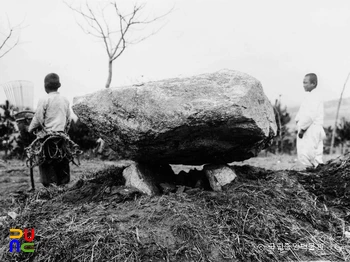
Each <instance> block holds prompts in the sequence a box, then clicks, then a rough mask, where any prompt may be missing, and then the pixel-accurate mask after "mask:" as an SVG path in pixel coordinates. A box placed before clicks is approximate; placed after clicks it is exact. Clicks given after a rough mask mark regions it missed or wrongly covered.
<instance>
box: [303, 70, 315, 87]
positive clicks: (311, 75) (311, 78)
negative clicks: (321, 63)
mask: <svg viewBox="0 0 350 262" xmlns="http://www.w3.org/2000/svg"><path fill="white" fill-rule="evenodd" d="M305 76H308V77H309V79H310V83H312V84H315V87H316V86H317V75H316V74H314V73H309V74H306V75H305Z"/></svg>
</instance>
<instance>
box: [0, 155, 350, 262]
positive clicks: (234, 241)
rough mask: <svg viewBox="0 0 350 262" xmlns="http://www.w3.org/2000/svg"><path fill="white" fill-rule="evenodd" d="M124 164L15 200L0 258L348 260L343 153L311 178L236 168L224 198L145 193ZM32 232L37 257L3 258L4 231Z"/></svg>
mask: <svg viewBox="0 0 350 262" xmlns="http://www.w3.org/2000/svg"><path fill="white" fill-rule="evenodd" d="M123 168H124V167H120V166H111V167H108V168H105V169H101V170H99V171H98V172H94V173H91V174H89V173H86V174H84V175H83V176H81V178H80V179H79V181H77V182H76V183H75V184H74V185H72V186H71V187H52V188H48V189H45V188H44V189H41V190H39V191H37V192H35V193H33V194H29V195H26V197H23V195H22V196H21V198H20V199H15V200H14V201H17V202H18V204H19V205H20V207H21V208H20V211H21V212H20V213H19V214H18V216H17V217H16V218H15V219H10V218H8V219H6V220H5V221H2V222H1V223H2V226H1V228H0V233H1V236H2V238H1V239H0V261H25V262H26V261H38V262H41V261H301V260H304V261H310V260H320V259H322V260H329V261H349V259H350V241H349V238H348V231H350V230H348V228H349V222H350V221H349V197H350V196H349V193H348V192H349V187H350V183H349V180H350V175H349V172H348V170H349V168H350V155H345V156H343V157H342V158H338V159H336V160H332V161H330V162H328V163H327V164H326V165H325V166H323V167H321V168H319V169H318V170H315V171H313V172H306V171H304V172H298V171H292V170H281V171H272V170H265V169H262V168H256V167H251V166H235V170H237V179H236V180H234V182H232V183H231V184H229V185H227V186H225V188H224V190H223V191H221V192H214V191H209V190H203V189H200V188H191V187H188V186H185V185H177V188H176V191H175V192H171V191H169V192H167V193H166V194H161V195H158V196H153V197H150V196H146V195H143V194H141V193H139V192H138V191H137V190H134V189H132V188H126V187H125V186H123V184H124V181H123V176H122V171H123ZM11 227H13V228H35V234H36V235H35V238H34V243H35V252H34V253H24V252H21V253H10V252H8V245H9V228H11Z"/></svg>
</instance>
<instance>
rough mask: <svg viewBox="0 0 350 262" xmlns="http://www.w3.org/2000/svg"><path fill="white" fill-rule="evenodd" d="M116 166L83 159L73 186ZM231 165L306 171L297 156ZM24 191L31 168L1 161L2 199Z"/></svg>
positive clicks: (36, 173)
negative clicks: (95, 173) (86, 177)
mask: <svg viewBox="0 0 350 262" xmlns="http://www.w3.org/2000/svg"><path fill="white" fill-rule="evenodd" d="M0 156H1V155H0ZM338 156H339V154H334V155H324V162H327V161H328V160H330V159H335V158H337V157H338ZM115 164H116V162H115V161H103V160H99V159H83V160H81V161H80V166H75V165H72V164H71V184H73V183H74V182H75V181H76V180H78V179H79V178H80V177H81V176H82V175H83V174H86V173H94V172H96V171H97V170H100V169H103V168H106V167H108V166H111V165H115ZM230 165H251V166H256V167H261V168H265V169H271V170H303V169H305V167H304V166H303V165H302V164H300V163H299V162H298V160H297V156H296V155H273V154H268V155H265V153H262V154H261V155H260V156H258V157H255V158H251V159H248V160H245V161H242V162H233V163H230ZM172 168H173V170H174V172H175V173H179V172H180V171H181V170H185V171H188V170H190V169H198V170H201V169H202V166H182V165H173V166H172ZM34 181H35V187H36V188H37V189H39V188H42V187H43V186H42V184H41V183H40V182H39V170H38V168H37V167H36V168H34ZM24 189H30V179H29V168H27V167H26V164H25V161H20V160H16V159H13V160H8V161H6V162H5V161H4V160H1V159H0V199H1V196H2V195H3V194H11V193H13V192H16V191H21V190H24Z"/></svg>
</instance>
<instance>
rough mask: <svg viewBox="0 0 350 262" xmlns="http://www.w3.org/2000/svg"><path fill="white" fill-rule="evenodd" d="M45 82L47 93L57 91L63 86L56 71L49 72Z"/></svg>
mask: <svg viewBox="0 0 350 262" xmlns="http://www.w3.org/2000/svg"><path fill="white" fill-rule="evenodd" d="M44 84H45V91H46V93H50V92H55V91H57V89H58V88H59V87H60V86H61V83H60V77H59V76H58V75H57V74H55V73H51V74H48V75H47V76H45V79H44Z"/></svg>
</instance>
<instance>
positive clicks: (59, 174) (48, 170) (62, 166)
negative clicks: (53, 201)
mask: <svg viewBox="0 0 350 262" xmlns="http://www.w3.org/2000/svg"><path fill="white" fill-rule="evenodd" d="M39 172H40V180H41V183H42V184H43V185H44V186H45V187H47V186H49V185H50V184H51V183H55V184H56V185H64V184H68V183H69V181H70V169H69V161H68V159H66V158H64V159H63V160H62V161H60V162H58V161H56V160H52V161H47V162H44V163H43V164H41V165H40V166H39Z"/></svg>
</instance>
